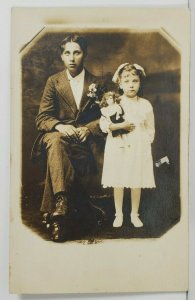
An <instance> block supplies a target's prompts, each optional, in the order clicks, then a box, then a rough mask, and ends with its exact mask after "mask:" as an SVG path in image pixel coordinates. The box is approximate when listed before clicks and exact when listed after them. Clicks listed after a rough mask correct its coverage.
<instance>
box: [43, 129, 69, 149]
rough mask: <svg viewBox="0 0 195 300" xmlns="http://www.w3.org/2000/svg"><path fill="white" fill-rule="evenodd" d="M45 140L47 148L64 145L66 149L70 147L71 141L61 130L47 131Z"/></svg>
mask: <svg viewBox="0 0 195 300" xmlns="http://www.w3.org/2000/svg"><path fill="white" fill-rule="evenodd" d="M43 142H44V144H45V148H46V150H49V149H51V148H59V147H63V148H64V149H68V148H69V143H68V141H67V140H66V139H65V136H64V135H63V134H62V133H61V132H50V133H46V134H45V137H44V139H43Z"/></svg>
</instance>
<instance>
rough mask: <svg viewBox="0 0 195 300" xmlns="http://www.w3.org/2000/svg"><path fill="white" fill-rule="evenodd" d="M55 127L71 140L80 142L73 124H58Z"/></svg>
mask: <svg viewBox="0 0 195 300" xmlns="http://www.w3.org/2000/svg"><path fill="white" fill-rule="evenodd" d="M55 129H56V130H57V131H59V132H61V133H62V134H64V136H66V137H67V138H69V139H70V140H71V141H73V142H78V140H79V138H78V133H77V128H76V127H74V126H72V125H64V124H57V125H56V126H55Z"/></svg>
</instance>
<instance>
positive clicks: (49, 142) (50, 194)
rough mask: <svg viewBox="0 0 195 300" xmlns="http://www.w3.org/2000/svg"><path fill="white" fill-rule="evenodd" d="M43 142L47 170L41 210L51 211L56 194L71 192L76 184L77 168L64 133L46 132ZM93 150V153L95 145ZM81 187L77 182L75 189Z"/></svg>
mask: <svg viewBox="0 0 195 300" xmlns="http://www.w3.org/2000/svg"><path fill="white" fill-rule="evenodd" d="M42 143H43V146H44V148H45V150H46V153H47V171H46V180H45V188H44V193H43V199H42V205H41V211H43V212H51V211H52V210H53V208H54V205H55V202H54V196H55V195H56V194H58V193H61V192H64V193H66V194H69V192H70V191H71V189H72V187H73V186H74V183H75V170H74V167H73V165H72V162H71V160H70V156H71V146H70V143H69V142H68V141H67V140H66V138H65V136H64V135H63V134H62V133H59V132H50V133H46V134H45V135H44V137H43V140H42ZM91 150H92V153H93V152H94V150H95V149H94V145H93V146H92V147H91ZM79 188H80V191H81V190H82V188H81V187H80V186H78V184H77V186H75V189H77V190H79ZM82 192H83V190H82Z"/></svg>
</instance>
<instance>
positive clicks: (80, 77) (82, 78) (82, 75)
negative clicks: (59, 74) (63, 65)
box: [66, 69, 85, 81]
mask: <svg viewBox="0 0 195 300" xmlns="http://www.w3.org/2000/svg"><path fill="white" fill-rule="evenodd" d="M66 74H67V77H68V80H69V81H81V80H84V77H85V69H83V70H82V71H81V73H79V74H78V75H77V76H75V77H72V76H71V74H70V72H69V71H68V69H66Z"/></svg>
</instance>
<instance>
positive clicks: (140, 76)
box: [118, 64, 146, 96]
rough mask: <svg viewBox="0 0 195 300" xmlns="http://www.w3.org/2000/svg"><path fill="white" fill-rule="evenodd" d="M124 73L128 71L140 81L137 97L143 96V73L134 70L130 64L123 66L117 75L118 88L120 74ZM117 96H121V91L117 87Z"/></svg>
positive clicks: (133, 66)
mask: <svg viewBox="0 0 195 300" xmlns="http://www.w3.org/2000/svg"><path fill="white" fill-rule="evenodd" d="M124 71H129V72H131V73H132V74H133V75H137V76H138V77H139V79H140V88H139V91H138V93H137V95H138V96H143V85H144V79H145V77H146V76H145V73H143V71H142V70H140V69H136V67H135V65H131V64H128V65H125V66H124V67H123V68H122V69H121V70H120V71H119V73H118V78H119V82H118V83H119V86H120V80H121V76H122V73H123V72H124ZM119 94H120V95H121V94H123V90H122V89H121V88H120V87H119Z"/></svg>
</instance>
